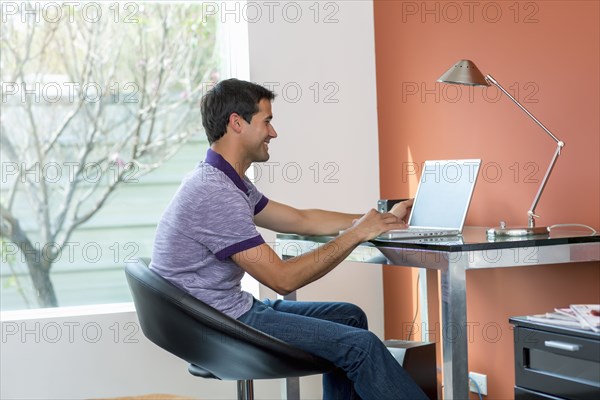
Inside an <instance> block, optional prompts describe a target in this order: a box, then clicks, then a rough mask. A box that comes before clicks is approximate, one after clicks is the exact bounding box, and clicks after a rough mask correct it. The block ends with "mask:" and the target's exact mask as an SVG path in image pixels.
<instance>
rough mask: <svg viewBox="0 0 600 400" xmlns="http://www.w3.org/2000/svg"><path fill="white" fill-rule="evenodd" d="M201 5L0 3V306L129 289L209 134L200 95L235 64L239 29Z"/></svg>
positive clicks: (97, 297) (98, 299)
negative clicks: (131, 264)
mask: <svg viewBox="0 0 600 400" xmlns="http://www.w3.org/2000/svg"><path fill="white" fill-rule="evenodd" d="M204 10H205V7H204V5H203V4H202V3H192V2H189V3H143V2H127V3H122V2H81V3H80V2H72V3H66V4H61V3H53V2H49V3H41V2H35V3H26V2H14V3H12V2H3V3H2V17H1V18H2V19H3V20H2V28H1V29H2V38H1V49H0V50H1V54H2V58H1V60H0V62H1V67H2V72H1V80H2V88H1V95H2V99H1V103H0V106H1V107H2V113H1V118H2V119H1V126H0V128H1V130H0V134H1V137H0V139H1V145H2V146H1V147H2V149H1V151H2V152H1V156H2V160H1V167H2V170H1V183H2V187H1V191H0V205H1V209H0V216H1V219H0V224H1V225H0V234H1V235H0V236H1V243H0V244H1V246H0V252H1V253H0V256H1V261H0V267H1V270H0V280H1V282H0V283H1V285H2V296H1V302H2V310H12V309H21V308H36V307H51V306H70V305H82V304H99V303H110V302H123V301H130V295H129V289H128V288H127V285H126V282H125V279H124V275H123V266H124V264H125V262H127V261H128V260H130V259H132V258H135V257H142V256H147V257H149V256H150V255H151V246H152V242H153V236H154V230H155V227H156V223H157V221H158V219H159V217H160V214H161V213H162V210H163V209H164V208H165V206H166V204H167V203H168V201H169V200H170V198H171V196H172V195H173V193H174V192H175V190H176V188H177V187H178V185H179V183H180V181H181V178H182V177H183V175H184V174H185V173H186V172H188V171H190V170H191V169H192V168H193V167H194V165H195V164H196V163H197V162H198V161H199V160H201V159H202V158H203V157H204V154H205V151H206V148H207V146H208V144H207V142H206V139H205V136H204V134H203V132H201V131H200V129H201V123H200V115H199V108H198V104H199V100H200V97H201V96H202V94H203V93H204V92H205V91H206V90H207V89H208V88H209V87H210V86H211V85H212V84H213V83H214V82H215V81H217V80H218V79H219V74H220V72H221V70H222V68H223V67H225V68H227V70H229V69H234V67H233V64H232V62H231V60H228V59H226V60H227V61H228V62H226V63H224V62H223V57H227V52H226V51H225V49H231V48H234V47H235V46H237V45H235V44H232V43H233V42H235V40H236V39H237V38H239V33H236V32H233V31H231V32H230V31H227V27H225V26H224V25H225V24H220V22H219V19H218V15H216V14H214V13H210V14H208V13H204V12H203V11H204ZM236 29H240V25H236ZM236 35H237V36H236ZM243 39H245V38H243ZM236 54H240V53H239V51H238V52H236ZM239 63H240V61H239V60H238V61H235V65H239ZM242 65H243V64H242ZM246 65H247V56H246ZM241 68H244V67H243V66H242V67H241ZM246 68H247V66H246ZM234 70H235V69H234ZM239 73H240V72H239V71H238V74H239ZM223 75H229V73H228V72H227V71H225V73H224V74H223Z"/></svg>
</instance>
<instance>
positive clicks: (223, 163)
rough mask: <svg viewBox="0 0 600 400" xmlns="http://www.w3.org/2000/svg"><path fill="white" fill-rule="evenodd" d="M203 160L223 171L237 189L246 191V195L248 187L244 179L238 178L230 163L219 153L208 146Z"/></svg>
mask: <svg viewBox="0 0 600 400" xmlns="http://www.w3.org/2000/svg"><path fill="white" fill-rule="evenodd" d="M204 162H205V163H207V164H208V165H211V166H213V167H215V168H216V169H218V170H219V171H221V172H223V173H224V174H225V175H227V177H228V178H229V179H230V180H231V181H232V182H233V183H234V184H235V186H237V187H238V189H240V190H241V191H242V192H244V193H246V195H248V194H249V190H248V187H247V186H246V184H245V183H244V180H243V179H242V178H240V176H239V175H238V174H237V172H235V169H234V168H233V167H232V166H231V164H229V163H228V162H227V160H225V159H224V158H223V156H221V155H220V154H219V153H217V152H216V151H214V150H213V149H211V148H209V149H208V150H207V151H206V159H205V160H204Z"/></svg>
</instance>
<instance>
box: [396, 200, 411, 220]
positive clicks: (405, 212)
mask: <svg viewBox="0 0 600 400" xmlns="http://www.w3.org/2000/svg"><path fill="white" fill-rule="evenodd" d="M414 202H415V199H408V200H405V201H401V202H400V203H396V204H394V206H393V207H392V209H391V210H390V213H392V214H394V215H395V216H396V217H398V219H399V220H401V221H403V222H406V221H408V216H409V215H410V211H411V209H412V205H413V203H414Z"/></svg>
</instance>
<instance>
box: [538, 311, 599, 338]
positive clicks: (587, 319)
mask: <svg viewBox="0 0 600 400" xmlns="http://www.w3.org/2000/svg"><path fill="white" fill-rule="evenodd" d="M527 319H528V320H529V321H535V322H542V323H545V324H551V325H558V326H565V327H570V328H578V329H587V330H592V331H594V332H600V304H571V306H570V307H569V308H555V309H554V311H553V312H548V313H545V314H536V315H528V316H527Z"/></svg>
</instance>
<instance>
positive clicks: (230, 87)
mask: <svg viewBox="0 0 600 400" xmlns="http://www.w3.org/2000/svg"><path fill="white" fill-rule="evenodd" d="M274 98H275V93H273V92H272V91H270V90H269V89H267V88H264V87H262V86H260V85H257V84H255V83H252V82H247V81H241V80H239V79H226V80H224V81H220V82H219V83H217V84H216V85H215V86H214V87H213V88H212V89H211V90H209V91H208V92H207V93H206V94H205V95H204V96H203V97H202V101H201V103H200V111H201V113H202V125H203V126H204V130H205V132H206V137H207V138H208V142H209V143H210V144H212V143H214V142H216V141H217V140H219V139H220V138H221V137H223V135H225V132H226V131H227V123H228V122H229V116H230V115H231V114H232V113H236V114H239V115H240V116H241V117H242V118H244V120H246V122H248V123H250V121H251V120H252V116H253V115H254V114H256V113H257V112H258V103H259V102H260V101H261V100H262V99H268V100H273V99H274Z"/></svg>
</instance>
